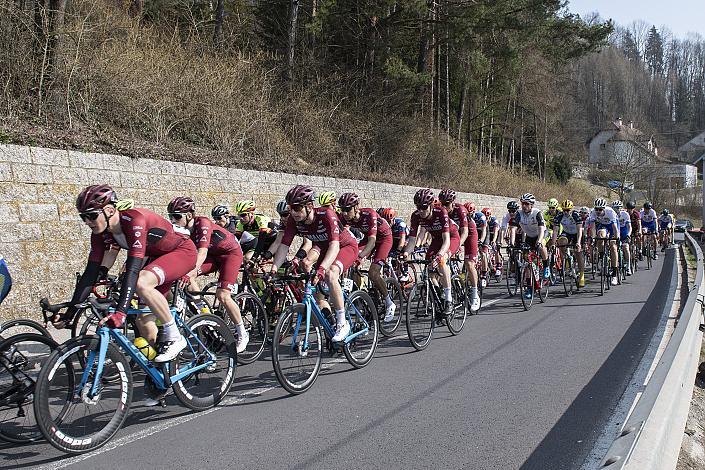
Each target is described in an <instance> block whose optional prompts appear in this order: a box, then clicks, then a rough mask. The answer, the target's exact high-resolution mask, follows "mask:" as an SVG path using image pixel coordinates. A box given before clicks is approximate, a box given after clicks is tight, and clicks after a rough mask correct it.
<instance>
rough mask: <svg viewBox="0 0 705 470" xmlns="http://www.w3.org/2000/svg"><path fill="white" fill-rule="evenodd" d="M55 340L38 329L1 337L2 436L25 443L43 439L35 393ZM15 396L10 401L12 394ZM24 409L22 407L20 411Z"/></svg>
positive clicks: (0, 437) (6, 439)
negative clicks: (34, 398) (36, 409)
mask: <svg viewBox="0 0 705 470" xmlns="http://www.w3.org/2000/svg"><path fill="white" fill-rule="evenodd" d="M57 347H58V344H57V343H56V341H54V340H53V339H51V338H47V337H46V336H44V335H41V334H39V333H18V334H15V335H13V336H10V337H8V338H6V339H5V340H2V341H0V396H2V397H3V403H4V404H3V406H2V407H0V440H3V441H7V442H10V443H13V444H26V443H29V442H35V441H38V440H40V439H42V437H43V436H42V433H41V431H40V430H39V428H38V427H37V420H36V418H35V415H34V406H33V401H34V400H33V397H34V390H35V388H36V381H37V377H38V375H39V371H40V370H41V367H42V365H43V364H45V363H46V360H47V359H48V358H49V356H50V354H51V352H52V351H53V350H54V349H56V348H57ZM11 395H12V396H14V398H13V399H11V400H10V401H8V400H9V398H10V396H11ZM20 410H21V411H20Z"/></svg>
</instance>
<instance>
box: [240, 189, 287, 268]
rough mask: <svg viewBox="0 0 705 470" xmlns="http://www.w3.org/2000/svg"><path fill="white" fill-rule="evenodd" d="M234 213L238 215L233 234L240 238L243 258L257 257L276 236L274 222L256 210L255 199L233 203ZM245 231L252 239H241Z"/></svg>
mask: <svg viewBox="0 0 705 470" xmlns="http://www.w3.org/2000/svg"><path fill="white" fill-rule="evenodd" d="M235 213H236V214H237V215H238V216H239V217H240V220H239V221H238V223H237V226H236V227H235V235H236V236H237V237H238V238H240V245H241V246H242V252H243V253H244V254H245V259H246V260H247V261H249V260H251V259H252V257H253V256H254V257H259V256H260V255H261V254H262V253H263V252H264V251H266V250H267V249H268V248H269V247H270V245H271V244H272V243H274V240H275V239H276V238H277V233H276V232H275V231H274V230H273V227H274V224H272V221H271V219H270V218H269V217H267V216H266V215H264V214H261V213H259V212H257V211H256V207H255V201H252V200H250V199H245V200H243V201H238V203H237V204H235ZM245 232H247V233H249V234H250V235H252V237H253V238H252V241H249V240H248V241H247V242H244V241H243V240H242V238H241V237H242V236H243V235H244V234H245ZM248 238H249V237H248Z"/></svg>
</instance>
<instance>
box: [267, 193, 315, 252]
mask: <svg viewBox="0 0 705 470" xmlns="http://www.w3.org/2000/svg"><path fill="white" fill-rule="evenodd" d="M276 209H277V214H279V223H278V224H276V227H275V230H276V231H277V238H276V239H275V240H274V242H272V244H271V245H270V246H269V249H268V250H267V251H265V252H264V253H262V258H264V259H265V260H270V259H272V257H273V256H274V253H276V252H277V250H278V249H279V245H281V241H282V238H283V237H284V229H285V228H286V224H287V222H288V221H289V205H288V204H287V203H286V201H284V200H282V201H279V202H278V203H277V208H276ZM311 246H313V243H312V242H311V240H309V239H308V238H304V239H303V241H302V242H301V246H300V247H299V249H298V250H297V251H296V258H297V259H298V260H299V261H300V260H302V259H304V258H306V255H308V251H309V250H310V249H311Z"/></svg>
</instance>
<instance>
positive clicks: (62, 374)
mask: <svg viewBox="0 0 705 470" xmlns="http://www.w3.org/2000/svg"><path fill="white" fill-rule="evenodd" d="M99 345H100V340H99V338H98V337H97V336H91V337H78V338H74V339H71V340H69V341H67V342H65V343H64V344H62V345H60V346H59V347H58V348H56V349H55V350H54V352H52V353H51V355H50V356H49V358H48V359H47V362H46V364H45V366H44V367H43V368H42V370H41V372H40V373H39V377H38V378H37V385H36V388H35V395H34V413H35V416H36V418H37V425H38V426H39V429H40V430H41V432H42V435H44V437H45V438H46V439H47V441H49V443H50V444H51V445H52V446H54V447H56V448H57V449H59V450H61V451H63V452H67V453H69V454H83V453H85V452H89V451H92V450H95V449H97V448H99V447H101V446H103V445H105V444H106V443H107V442H108V441H109V440H110V439H111V438H112V437H113V436H114V435H115V433H117V432H118V430H119V429H120V427H121V426H122V423H123V422H124V421H125V418H126V417H127V413H128V412H129V409H130V403H131V401H132V371H131V370H130V366H129V364H128V362H127V359H126V358H125V356H124V355H123V354H122V352H121V351H120V350H119V349H118V347H117V346H116V345H115V344H113V343H109V344H108V350H107V354H106V357H105V363H104V369H103V372H104V373H106V374H110V375H113V376H115V377H117V379H116V380H104V379H101V380H100V383H99V384H98V389H97V394H96V395H95V396H92V395H91V393H90V391H91V388H92V386H93V378H94V377H95V373H96V371H97V366H98V348H99ZM87 359H89V360H87ZM86 367H88V368H89V369H88V370H86ZM84 373H85V375H86V377H87V382H86V383H85V384H84V385H82V386H81V384H82V377H83V375H84ZM79 387H80V388H79Z"/></svg>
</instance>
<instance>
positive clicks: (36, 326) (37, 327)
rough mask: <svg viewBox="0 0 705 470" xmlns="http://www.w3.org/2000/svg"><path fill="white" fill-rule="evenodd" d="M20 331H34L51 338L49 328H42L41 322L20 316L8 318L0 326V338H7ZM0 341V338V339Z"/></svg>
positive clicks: (20, 332)
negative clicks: (13, 318) (12, 318)
mask: <svg viewBox="0 0 705 470" xmlns="http://www.w3.org/2000/svg"><path fill="white" fill-rule="evenodd" d="M22 333H36V334H39V335H42V336H44V337H45V338H49V339H53V338H52V337H51V333H49V330H47V329H46V328H44V326H42V324H41V323H39V322H36V321H34V320H28V319H25V318H20V319H17V320H8V321H6V322H5V323H3V324H2V326H0V338H2V339H7V338H9V337H11V336H15V335H19V334H22ZM0 341H1V339H0Z"/></svg>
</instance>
